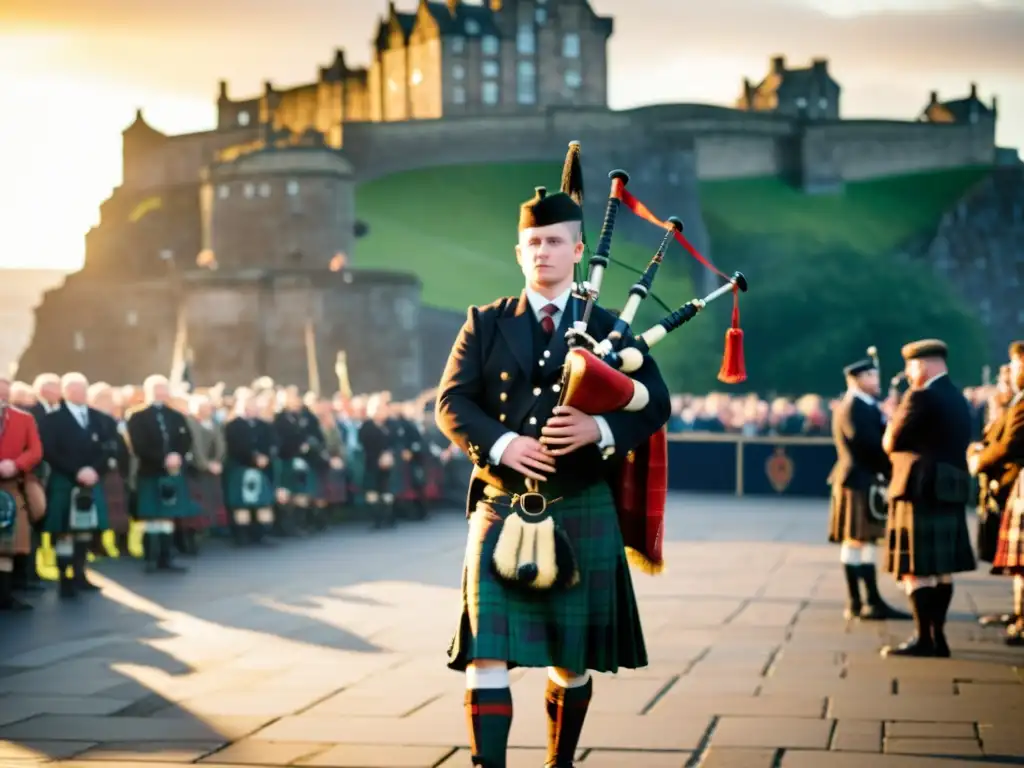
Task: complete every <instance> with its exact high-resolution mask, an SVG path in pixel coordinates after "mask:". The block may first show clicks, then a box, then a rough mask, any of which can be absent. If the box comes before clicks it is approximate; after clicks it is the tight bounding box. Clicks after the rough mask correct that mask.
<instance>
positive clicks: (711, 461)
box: [668, 432, 836, 498]
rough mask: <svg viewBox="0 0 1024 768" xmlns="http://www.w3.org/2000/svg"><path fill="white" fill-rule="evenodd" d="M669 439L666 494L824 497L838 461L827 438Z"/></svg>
mask: <svg viewBox="0 0 1024 768" xmlns="http://www.w3.org/2000/svg"><path fill="white" fill-rule="evenodd" d="M668 439H669V443H668V483H669V489H670V490H673V491H690V492H695V493H728V494H733V495H736V496H744V495H750V496H805V497H816V498H828V495H829V486H828V483H827V480H828V474H829V472H830V471H831V470H832V465H833V464H834V463H835V460H836V451H835V448H834V447H833V446H832V441H831V440H829V439H828V438H820V437H808V438H799V437H775V438H772V437H744V436H742V435H722V434H700V433H696V432H684V433H676V434H670V435H669V438H668Z"/></svg>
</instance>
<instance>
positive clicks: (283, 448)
mask: <svg viewBox="0 0 1024 768" xmlns="http://www.w3.org/2000/svg"><path fill="white" fill-rule="evenodd" d="M279 402H280V405H281V410H280V412H279V413H278V414H277V415H276V416H275V417H274V434H275V439H276V441H277V447H278V452H279V453H278V456H279V458H280V476H279V479H278V488H277V491H278V494H279V501H280V507H281V513H282V515H283V516H284V519H283V520H282V521H281V523H282V529H283V531H284V532H286V533H297V532H299V531H305V530H308V528H309V527H310V522H311V521H310V506H311V504H312V501H313V498H314V497H315V496H316V494H317V485H318V483H317V475H316V472H315V471H314V470H315V466H314V464H315V462H316V460H317V458H318V457H319V452H320V450H321V448H322V447H323V442H324V440H323V433H322V432H321V431H320V424H319V422H318V421H317V419H316V417H315V416H314V415H313V414H312V413H311V412H310V410H309V409H308V408H307V407H306V405H305V403H303V402H302V396H301V395H299V390H298V388H297V387H288V388H287V389H284V390H282V391H281V393H280V396H279Z"/></svg>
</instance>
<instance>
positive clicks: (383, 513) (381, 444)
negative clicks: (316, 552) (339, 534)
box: [359, 392, 400, 530]
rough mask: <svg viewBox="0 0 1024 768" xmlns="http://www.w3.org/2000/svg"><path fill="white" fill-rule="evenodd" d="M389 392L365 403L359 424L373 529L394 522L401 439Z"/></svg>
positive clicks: (364, 480) (389, 525)
mask: <svg viewBox="0 0 1024 768" xmlns="http://www.w3.org/2000/svg"><path fill="white" fill-rule="evenodd" d="M390 415H391V409H390V401H389V398H388V395H387V393H386V392H379V393H377V394H375V395H372V396H371V397H370V399H369V400H368V401H367V403H366V417H367V418H366V420H365V421H363V423H362V424H361V425H360V427H359V444H360V446H362V453H363V495H364V498H365V499H366V506H367V508H368V510H369V513H370V517H371V519H372V526H373V528H374V530H376V529H378V528H389V527H391V526H393V525H395V486H396V485H397V478H398V473H397V472H396V471H395V463H396V462H395V450H396V449H398V448H399V447H400V446H399V445H398V438H397V436H396V435H395V433H394V425H393V424H392V422H391V418H390Z"/></svg>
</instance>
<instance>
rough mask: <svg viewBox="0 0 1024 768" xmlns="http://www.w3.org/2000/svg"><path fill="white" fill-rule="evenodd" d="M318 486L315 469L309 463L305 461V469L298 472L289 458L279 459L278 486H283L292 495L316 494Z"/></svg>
mask: <svg viewBox="0 0 1024 768" xmlns="http://www.w3.org/2000/svg"><path fill="white" fill-rule="evenodd" d="M318 486H319V483H318V482H317V476H316V470H315V469H314V468H313V466H312V465H311V464H308V462H307V469H306V471H305V472H298V471H296V469H295V467H294V466H293V465H292V462H291V461H290V460H287V459H286V460H282V461H281V469H280V475H279V476H278V481H277V487H278V488H284V489H285V490H287V491H288V493H290V494H291V495H292V496H316V495H317V493H318V492H319V491H318Z"/></svg>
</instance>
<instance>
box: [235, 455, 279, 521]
mask: <svg viewBox="0 0 1024 768" xmlns="http://www.w3.org/2000/svg"><path fill="white" fill-rule="evenodd" d="M249 469H252V467H246V466H243V465H241V464H236V463H234V462H231V461H229V462H228V463H227V465H226V466H225V467H224V479H223V483H224V484H223V488H222V498H223V500H224V506H225V507H226V509H229V510H235V509H260V508H262V507H272V506H274V480H273V477H272V474H273V473H272V472H268V471H266V470H264V471H263V473H262V474H263V483H262V484H261V486H260V492H259V498H257V499H256V503H255V504H252V505H249V504H246V503H245V499H244V498H243V494H242V483H243V479H244V477H245V473H246V471H248V470H249ZM226 520H227V517H226V516H225V522H226Z"/></svg>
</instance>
